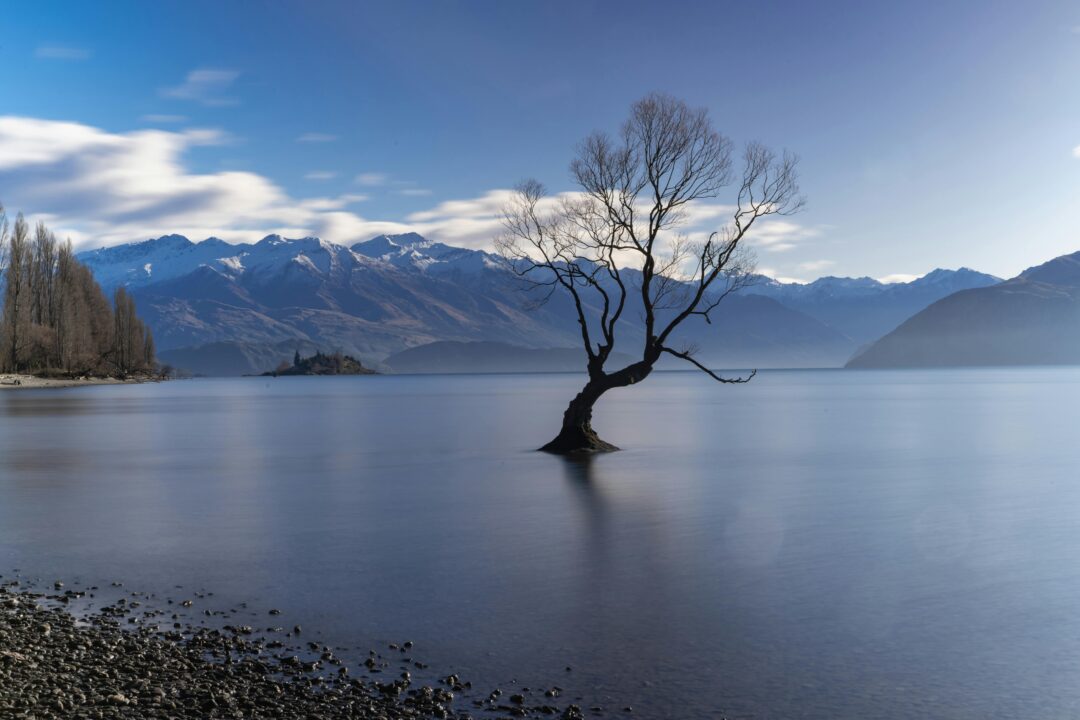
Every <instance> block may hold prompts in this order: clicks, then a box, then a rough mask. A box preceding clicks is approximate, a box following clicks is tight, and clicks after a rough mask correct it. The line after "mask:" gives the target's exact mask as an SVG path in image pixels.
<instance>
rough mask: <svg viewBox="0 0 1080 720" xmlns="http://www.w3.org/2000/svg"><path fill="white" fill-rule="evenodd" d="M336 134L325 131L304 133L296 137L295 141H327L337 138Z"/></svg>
mask: <svg viewBox="0 0 1080 720" xmlns="http://www.w3.org/2000/svg"><path fill="white" fill-rule="evenodd" d="M337 139H338V138H337V135H328V134H326V133H316V132H310V133H304V134H303V135H301V136H300V137H298V138H296V142H299V143H328V142H334V141H335V140H337Z"/></svg>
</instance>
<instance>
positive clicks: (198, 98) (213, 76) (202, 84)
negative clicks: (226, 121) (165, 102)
mask: <svg viewBox="0 0 1080 720" xmlns="http://www.w3.org/2000/svg"><path fill="white" fill-rule="evenodd" d="M238 77H240V73H239V72H237V71H236V70H220V69H213V68H206V69H202V70H192V71H191V72H189V73H188V74H187V77H186V78H185V79H184V82H183V84H181V85H178V86H176V87H173V88H162V89H161V91H160V92H161V95H162V97H167V98H175V99H178V100H191V101H194V102H197V103H201V104H203V105H208V106H211V107H221V106H225V105H238V104H239V102H240V101H239V100H237V99H236V98H234V97H229V96H227V95H226V94H225V93H226V92H227V91H228V89H229V88H230V87H232V84H233V83H234V82H236V79H237V78H238Z"/></svg>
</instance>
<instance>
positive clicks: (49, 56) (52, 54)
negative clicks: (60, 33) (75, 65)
mask: <svg viewBox="0 0 1080 720" xmlns="http://www.w3.org/2000/svg"><path fill="white" fill-rule="evenodd" d="M91 56H92V53H91V52H90V51H89V50H87V49H85V48H80V47H72V46H71V45H39V46H38V48H37V49H36V50H34V57H36V58H38V59H41V60H89V59H90V57H91Z"/></svg>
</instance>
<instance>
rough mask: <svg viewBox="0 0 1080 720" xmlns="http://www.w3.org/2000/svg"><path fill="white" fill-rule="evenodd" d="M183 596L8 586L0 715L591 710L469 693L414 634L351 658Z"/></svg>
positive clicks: (554, 692) (0, 598) (387, 717)
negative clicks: (418, 653) (418, 645)
mask: <svg viewBox="0 0 1080 720" xmlns="http://www.w3.org/2000/svg"><path fill="white" fill-rule="evenodd" d="M9 577H10V576H9ZM174 592H175V593H176V597H175V598H173V597H169V598H165V599H164V600H161V599H158V598H157V597H156V596H155V595H153V594H146V593H140V592H129V591H126V590H125V589H124V588H123V586H122V585H121V584H120V583H111V585H110V586H108V587H104V588H99V587H97V586H88V587H82V586H80V585H79V584H74V583H73V585H72V588H70V589H68V588H65V584H64V583H63V582H61V581H56V582H55V583H53V584H51V585H45V586H40V587H35V585H34V584H33V583H30V582H28V581H26V580H25V579H23V578H18V577H16V578H15V579H5V580H3V582H0V716H2V717H5V718H6V717H11V718H102V719H112V718H192V719H194V718H200V719H202V718H241V717H243V718H248V717H275V718H290V719H291V718H311V717H318V718H320V719H323V720H336V719H338V718H373V719H375V718H378V719H379V720H404V719H405V718H412V719H413V720H416V719H417V718H458V719H459V720H468V719H470V718H473V717H474V715H473V714H472V713H476V714H477V715H478V716H480V717H491V716H492V715H493V714H497V715H498V716H499V717H507V716H514V717H541V716H544V717H554V718H560V719H561V720H584V714H583V713H582V711H581V709H580V707H579V706H578V705H573V704H570V705H563V704H562V703H559V705H556V703H558V702H559V701H558V700H555V699H554V698H557V697H558V696H559V694H560V692H559V689H558V688H552V689H551V690H549V691H547V692H543V691H540V690H533V691H530V690H529V689H528V688H514V689H511V690H506V691H505V694H504V691H502V690H499V689H498V688H496V689H495V690H493V691H491V692H490V693H488V692H483V691H479V690H478V691H477V692H473V688H472V683H470V682H468V681H464V680H462V679H460V678H458V676H457V675H455V674H451V675H447V676H440V675H439V674H437V673H436V672H435V671H426V669H427V668H428V665H427V664H425V663H423V662H420V661H419V660H417V659H416V658H415V653H414V649H413V643H412V642H404V643H402V644H394V643H392V644H389V645H388V647H387V649H384V650H382V651H381V652H379V651H376V650H370V651H369V652H368V654H367V656H366V657H365V658H364V659H363V661H362V662H359V659H360V658H359V657H353V658H351V659H352V660H355V661H357V665H356V666H351V665H350V664H349V663H348V659H349V658H348V656H349V653H348V652H347V651H346V650H343V649H339V648H334V647H331V646H328V645H325V644H322V643H321V642H314V641H313V640H316V639H318V638H317V637H314V638H312V637H308V636H305V635H304V634H303V630H302V628H301V627H300V626H299V625H293V623H292V622H286V621H284V620H283V619H282V618H281V617H280V616H281V615H282V612H281V611H279V610H276V609H270V610H263V611H261V612H260V611H256V610H252V609H249V608H248V606H247V603H241V604H240V605H239V606H237V607H232V608H227V609H215V608H213V607H212V606H210V605H209V603H210V600H209V599H208V598H209V596H212V595H213V593H206V592H192V591H190V590H184V589H183V588H180V587H176V588H174ZM98 603H100V606H98ZM241 618H243V619H242V620H241ZM225 622H229V623H235V624H224V623H225ZM242 623H248V624H242ZM260 623H261V624H262V625H263V626H264V627H252V626H253V625H257V624H260ZM267 624H268V625H270V626H274V625H278V624H280V625H283V626H285V627H266V625H267ZM290 627H291V630H290V629H287V628H290ZM339 653H340V655H341V657H339ZM414 674H415V675H417V676H418V677H417V678H416V679H415V680H414V678H413V675H414ZM425 682H426V684H424V683H425Z"/></svg>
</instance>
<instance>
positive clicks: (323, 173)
mask: <svg viewBox="0 0 1080 720" xmlns="http://www.w3.org/2000/svg"><path fill="white" fill-rule="evenodd" d="M336 177H337V173H336V172H332V171H330V170H312V171H311V172H309V173H306V174H305V175H304V179H305V180H333V179H334V178H336Z"/></svg>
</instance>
